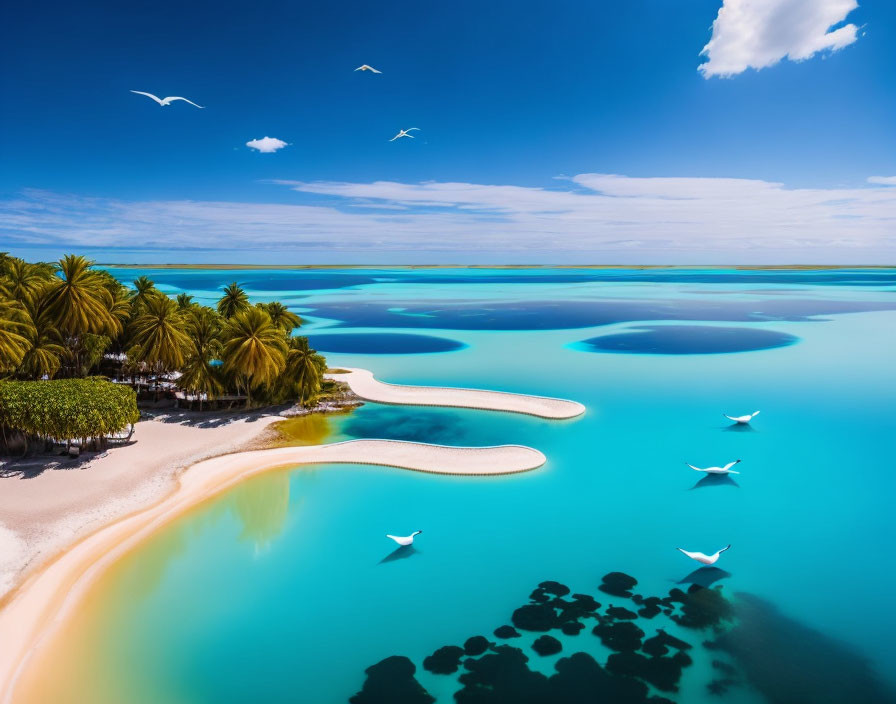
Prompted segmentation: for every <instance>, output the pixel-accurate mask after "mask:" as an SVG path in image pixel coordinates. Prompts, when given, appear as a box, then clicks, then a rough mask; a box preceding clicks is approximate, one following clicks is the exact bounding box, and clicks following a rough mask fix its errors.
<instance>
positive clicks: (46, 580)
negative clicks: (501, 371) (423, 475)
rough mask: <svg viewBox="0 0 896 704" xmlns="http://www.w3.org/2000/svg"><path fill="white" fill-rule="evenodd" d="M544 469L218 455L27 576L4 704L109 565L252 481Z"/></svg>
mask: <svg viewBox="0 0 896 704" xmlns="http://www.w3.org/2000/svg"><path fill="white" fill-rule="evenodd" d="M545 461H546V458H545V456H544V455H543V454H542V453H541V452H539V451H538V450H535V449H532V448H529V447H525V446H523V445H499V446H496V447H472V448H470V447H450V446H445V445H426V444H422V443H411V442H404V441H398V440H348V441H345V442H340V443H332V444H328V445H309V446H304V447H283V448H273V449H267V450H252V451H248V452H239V453H235V454H230V455H222V456H219V457H214V458H211V459H207V460H203V461H201V462H199V463H197V464H194V465H192V466H191V467H190V468H189V470H188V471H186V472H184V473H183V474H181V476H180V478H179V480H178V485H177V487H176V489H175V490H174V492H172V493H171V494H169V495H168V496H167V497H165V498H163V499H162V500H160V501H158V502H156V503H155V504H153V505H151V506H149V507H147V508H144V509H142V510H139V511H137V512H136V513H132V514H131V515H129V516H127V517H125V518H123V519H121V520H118V521H116V522H113V523H111V524H107V525H106V526H104V527H103V528H100V529H99V530H98V531H96V532H94V533H93V534H91V535H89V536H87V537H85V538H83V539H81V540H80V541H78V542H77V543H76V544H75V545H73V546H72V547H71V548H69V549H68V550H67V551H65V552H64V553H62V554H61V555H59V556H58V557H57V558H56V559H54V560H53V561H51V562H50V563H49V564H47V565H46V566H45V567H44V568H43V569H42V570H40V571H38V572H36V573H35V574H33V575H31V576H30V577H29V578H28V579H26V580H25V582H24V583H23V584H22V585H21V586H20V587H19V588H18V589H17V590H15V591H14V592H12V593H11V595H10V598H9V600H8V602H7V603H6V604H5V606H4V608H3V609H2V610H0V641H2V642H4V643H6V644H9V645H8V647H6V648H4V649H3V652H2V655H0V691H2V692H4V693H5V694H4V695H3V699H2V700H0V702H2V704H11V702H12V701H13V695H14V693H15V687H16V685H17V683H18V682H19V679H20V676H21V675H22V674H23V672H24V671H25V669H26V668H27V667H28V665H29V664H30V663H31V661H32V658H34V657H35V656H36V655H37V654H38V653H39V650H40V648H41V646H42V645H43V644H44V643H46V642H48V641H49V640H51V639H52V638H53V636H54V634H55V633H56V632H57V631H58V629H59V628H60V627H61V625H62V624H63V623H64V621H65V619H66V616H67V615H68V614H69V613H71V611H72V610H73V609H74V608H76V607H77V605H78V604H79V603H80V601H81V599H82V598H83V597H84V596H85V594H86V593H87V591H88V590H89V588H90V587H91V586H92V585H93V584H94V582H95V581H96V580H97V579H98V578H99V576H100V575H101V574H102V573H103V572H104V571H105V569H106V568H107V567H109V566H110V565H111V564H112V563H114V562H115V561H116V560H118V559H119V558H120V557H122V556H123V555H124V554H126V553H127V552H129V551H130V550H132V549H134V548H136V547H137V545H138V544H139V543H140V542H142V541H143V540H144V539H145V538H147V537H148V536H150V535H151V534H153V533H155V532H156V531H157V530H158V529H160V528H161V527H162V526H164V525H166V524H167V523H169V522H170V521H172V520H174V519H176V518H177V517H178V516H180V515H183V514H184V513H185V512H186V511H187V510H189V509H190V508H192V507H193V506H195V505H197V504H198V503H200V502H202V501H205V500H207V499H209V498H211V497H213V496H216V495H218V494H220V493H222V492H224V491H226V490H227V489H229V488H231V487H233V486H235V485H236V484H238V483H239V482H241V481H242V480H243V479H246V478H248V477H250V476H253V475H255V474H259V473H261V472H264V471H267V470H271V469H275V468H278V467H290V466H294V465H310V464H343V463H350V464H365V465H376V466H389V467H397V468H400V469H405V470H413V471H419V472H429V473H436V474H445V475H463V476H500V475H506V474H513V473H518V472H525V471H529V470H532V469H536V468H538V467H540V466H541V465H542V464H544V462H545Z"/></svg>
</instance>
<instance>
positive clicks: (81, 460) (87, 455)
mask: <svg viewBox="0 0 896 704" xmlns="http://www.w3.org/2000/svg"><path fill="white" fill-rule="evenodd" d="M107 452H108V450H103V451H101V452H90V451H85V452H82V453H81V454H80V456H78V457H69V456H68V455H65V454H46V455H37V456H35V457H25V458H16V459H11V460H8V461H7V462H5V463H4V464H2V465H0V479H35V478H36V477H39V476H40V475H41V474H43V473H44V472H47V471H50V470H52V471H58V470H69V469H83V468H85V467H86V466H87V465H89V464H90V462H91V461H92V460H95V459H99V458H100V457H103V456H104V455H105V454H106V453H107Z"/></svg>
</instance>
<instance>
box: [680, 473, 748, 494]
mask: <svg viewBox="0 0 896 704" xmlns="http://www.w3.org/2000/svg"><path fill="white" fill-rule="evenodd" d="M708 486H736V487H738V488H740V484H738V483H737V482H736V481H734V479H732V478H731V475H730V474H707V475H706V476H705V477H700V479H698V480H697V483H696V484H694V486H692V487H691V488H690V491H693V490H694V489H705V488H706V487H708Z"/></svg>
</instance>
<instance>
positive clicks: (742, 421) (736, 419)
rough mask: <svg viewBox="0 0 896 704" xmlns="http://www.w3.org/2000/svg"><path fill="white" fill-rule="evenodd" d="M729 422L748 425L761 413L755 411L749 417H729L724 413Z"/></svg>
mask: <svg viewBox="0 0 896 704" xmlns="http://www.w3.org/2000/svg"><path fill="white" fill-rule="evenodd" d="M722 415H723V416H725V417H726V418H727V419H728V420H733V421H734V422H735V423H740V424H741V425H746V424H747V423H749V422H750V421H751V420H753V419H754V418H755V417H756V416H758V415H759V411H754V412H753V413H751V414H750V415H747V416H729V415H728V414H727V413H723V414H722Z"/></svg>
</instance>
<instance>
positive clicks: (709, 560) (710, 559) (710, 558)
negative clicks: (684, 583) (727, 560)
mask: <svg viewBox="0 0 896 704" xmlns="http://www.w3.org/2000/svg"><path fill="white" fill-rule="evenodd" d="M675 549H676V550H678V551H679V552H681V553H683V554H685V555H687V556H688V557H689V558H691V559H692V560H696V561H697V562H700V563H702V564H704V565H714V564H716V562H718V561H719V555H721V554H722V553H723V552H725V551H726V550H730V549H731V546H730V545H726V546H725V547H723V548H722V549H721V550H719V551H717V552H714V553H713V554H712V555H705V554H704V553H702V552H689V551H687V550H682V549H681V548H675Z"/></svg>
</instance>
